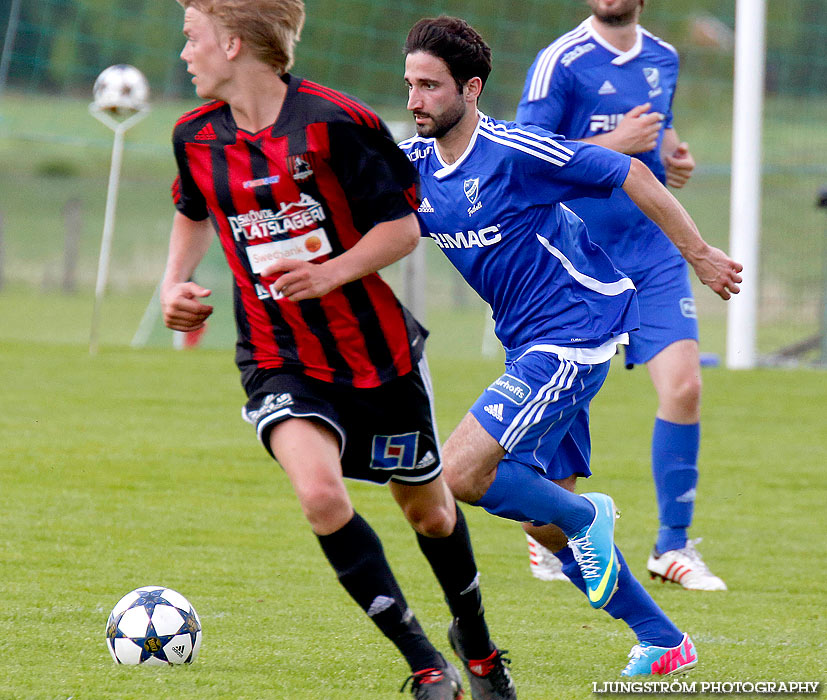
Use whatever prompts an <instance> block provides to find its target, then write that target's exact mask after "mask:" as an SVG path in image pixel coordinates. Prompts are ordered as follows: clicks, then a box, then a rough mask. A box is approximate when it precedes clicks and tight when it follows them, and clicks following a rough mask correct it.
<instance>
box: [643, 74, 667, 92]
mask: <svg viewBox="0 0 827 700" xmlns="http://www.w3.org/2000/svg"><path fill="white" fill-rule="evenodd" d="M643 76H644V77H645V78H646V82H647V83H649V87H650V88H652V89H651V90H649V97H657V96H658V95H660V94H661V93H662V92H663V90H662V89H661V87H660V71H659V70H658V69H657V68H644V69H643Z"/></svg>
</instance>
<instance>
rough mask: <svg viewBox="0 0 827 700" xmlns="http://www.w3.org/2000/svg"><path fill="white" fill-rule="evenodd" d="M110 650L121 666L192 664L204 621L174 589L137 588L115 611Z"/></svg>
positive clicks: (111, 617)
mask: <svg viewBox="0 0 827 700" xmlns="http://www.w3.org/2000/svg"><path fill="white" fill-rule="evenodd" d="M106 646H107V648H108V649H109V653H110V654H112V658H113V659H115V661H116V662H117V663H119V664H128V665H132V666H135V665H138V664H146V665H148V666H161V665H165V664H189V663H192V662H193V661H195V657H196V656H198V650H199V649H200V647H201V620H200V619H199V617H198V613H196V612H195V608H193V607H192V605H190V603H189V601H188V600H187V599H186V598H184V596H182V595H181V594H180V593H177V592H175V591H173V590H172V589H171V588H164V587H163V586H144V587H143V588H136V589H135V590H134V591H131V592H130V593H127V594H126V595H125V596H124V597H123V598H121V599H120V600H119V601H118V603H117V605H115V607H114V608H113V609H112V613H111V614H110V615H109V621H108V622H107V623H106Z"/></svg>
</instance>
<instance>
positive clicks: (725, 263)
mask: <svg viewBox="0 0 827 700" xmlns="http://www.w3.org/2000/svg"><path fill="white" fill-rule="evenodd" d="M690 262H691V263H692V267H693V268H694V269H695V273H696V274H697V275H698V279H699V280H701V282H703V283H704V284H705V285H706V286H707V287H709V288H710V289H711V290H712V291H713V292H715V293H716V294H717V295H718V296H719V297H721V299H729V298H730V297H731V296H732V295H733V294H737V293H738V292H740V291H741V288H740V287H739V286H738V284H739V283H740V282H741V281H742V279H741V275H740V274H739V273H740V272H741V271H742V270H743V269H744V266H743V265H742V264H741V263H739V262H735V261H734V260H733V259H732V258H730V257H729V256H728V255H727V254H726V253H725V252H724V251H722V250H720V249H718V248H715V247H713V246H709V247H708V248H707V250H706V251H705V252H704V253H703V254H702V255H701V256H699V257H698V258H696V259H694V260H691V261H690Z"/></svg>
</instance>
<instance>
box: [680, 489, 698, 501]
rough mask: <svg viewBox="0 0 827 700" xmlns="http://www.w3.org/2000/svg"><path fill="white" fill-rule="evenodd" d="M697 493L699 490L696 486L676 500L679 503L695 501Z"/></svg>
mask: <svg viewBox="0 0 827 700" xmlns="http://www.w3.org/2000/svg"><path fill="white" fill-rule="evenodd" d="M696 495H697V490H696V489H694V488H691V489H689V491H687V492H685V493H682V494H681V495H680V496H678V497H677V498H676V499H675V500H676V501H677V502H678V503H694V501H695V496H696Z"/></svg>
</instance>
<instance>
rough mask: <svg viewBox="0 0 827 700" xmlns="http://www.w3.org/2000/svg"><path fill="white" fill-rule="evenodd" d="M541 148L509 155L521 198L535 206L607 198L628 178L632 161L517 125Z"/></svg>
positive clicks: (593, 147) (591, 145) (600, 147)
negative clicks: (580, 199) (521, 191)
mask: <svg viewBox="0 0 827 700" xmlns="http://www.w3.org/2000/svg"><path fill="white" fill-rule="evenodd" d="M516 126H517V127H518V128H519V129H520V130H521V131H522V132H523V133H524V134H526V135H528V134H531V135H533V136H534V138H535V139H536V140H537V142H538V143H539V144H540V145H539V146H537V147H535V148H523V149H520V150H517V151H514V152H513V153H512V158H513V162H514V167H515V168H516V172H514V173H513V174H512V181H514V182H517V183H520V186H521V187H522V189H523V194H524V196H525V197H527V198H528V199H529V200H532V199H533V200H534V201H537V202H538V203H551V202H565V201H567V200H569V199H579V198H580V197H598V198H602V197H609V196H610V195H611V194H612V191H613V190H614V189H615V188H617V187H621V186H622V185H623V183H624V182H625V180H626V176H627V175H628V174H629V167H630V166H631V158H630V157H629V156H627V155H624V154H622V153H616V152H615V151H611V150H609V149H608V148H603V147H602V146H596V145H594V144H588V143H583V142H582V141H568V140H566V139H564V138H562V137H560V136H557V135H555V134H552V133H551V132H548V131H545V130H544V129H541V128H540V127H536V126H527V125H516Z"/></svg>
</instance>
